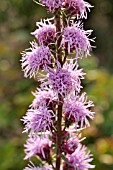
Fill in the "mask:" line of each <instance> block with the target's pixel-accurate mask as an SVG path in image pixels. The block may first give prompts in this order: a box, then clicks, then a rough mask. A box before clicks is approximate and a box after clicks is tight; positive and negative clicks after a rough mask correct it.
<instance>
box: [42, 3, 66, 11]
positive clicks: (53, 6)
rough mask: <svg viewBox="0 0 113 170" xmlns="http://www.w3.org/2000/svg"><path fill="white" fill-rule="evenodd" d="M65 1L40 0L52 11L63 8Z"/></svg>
mask: <svg viewBox="0 0 113 170" xmlns="http://www.w3.org/2000/svg"><path fill="white" fill-rule="evenodd" d="M64 1H65V0H39V2H40V3H42V4H43V5H45V6H46V7H47V9H48V10H49V11H50V12H52V13H53V12H55V10H57V9H59V8H61V7H62V4H63V2H64Z"/></svg>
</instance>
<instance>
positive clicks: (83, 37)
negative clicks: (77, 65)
mask: <svg viewBox="0 0 113 170" xmlns="http://www.w3.org/2000/svg"><path fill="white" fill-rule="evenodd" d="M91 32H92V30H88V31H84V30H83V28H82V25H81V26H80V24H79V23H78V24H77V23H75V24H73V25H72V26H67V27H66V28H65V29H64V30H63V35H64V39H63V40H62V42H61V43H62V44H65V45H66V48H67V49H68V53H70V52H72V51H73V50H75V51H76V58H78V57H81V58H82V57H83V56H84V55H85V56H88V55H89V53H90V51H91V45H90V39H89V38H88V37H89V35H91ZM92 41H93V40H92Z"/></svg>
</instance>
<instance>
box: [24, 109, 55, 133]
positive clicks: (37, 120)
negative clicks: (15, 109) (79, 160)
mask: <svg viewBox="0 0 113 170" xmlns="http://www.w3.org/2000/svg"><path fill="white" fill-rule="evenodd" d="M54 117H55V115H54V112H53V111H52V110H49V109H48V108H47V107H39V108H38V109H29V110H28V112H27V113H26V115H25V116H24V117H23V119H22V121H23V122H24V124H25V130H24V132H28V131H29V130H30V134H31V135H35V136H37V134H38V132H39V131H46V130H50V131H51V128H54V125H53V118H54Z"/></svg>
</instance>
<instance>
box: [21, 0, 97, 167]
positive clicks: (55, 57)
mask: <svg viewBox="0 0 113 170" xmlns="http://www.w3.org/2000/svg"><path fill="white" fill-rule="evenodd" d="M36 3H38V4H40V5H43V6H45V8H46V9H47V11H48V12H51V13H52V14H53V18H51V19H46V20H41V21H40V22H37V23H36V25H37V29H36V30H35V31H34V32H32V33H31V34H32V35H33V36H35V38H36V40H35V41H33V42H31V43H30V44H31V47H30V48H29V49H27V50H25V51H24V52H23V53H22V58H21V65H22V70H23V71H24V76H25V77H29V78H32V77H34V78H35V80H37V81H38V82H40V83H39V84H40V86H39V87H37V89H36V91H35V92H33V95H34V100H33V102H32V104H31V105H30V107H29V109H28V111H27V113H26V115H25V116H24V117H23V118H22V121H23V123H24V125H25V128H24V132H27V133H28V139H27V141H26V144H25V145H24V146H25V154H26V156H25V159H30V158H32V157H34V156H36V157H37V159H39V160H41V165H40V166H39V167H35V165H34V164H33V163H32V162H31V161H30V162H31V163H30V164H29V165H28V166H27V167H26V168H25V169H24V170H88V169H90V168H94V167H95V166H94V165H91V164H90V162H91V161H92V155H91V154H90V152H88V151H87V148H86V147H85V146H84V145H82V144H81V142H82V140H83V139H84V138H81V132H82V130H83V129H85V128H86V127H88V126H90V123H89V119H93V118H94V112H92V111H91V107H93V102H92V101H88V99H87V95H86V93H85V92H83V93H81V89H82V88H83V87H82V85H81V79H84V75H85V73H84V72H83V69H80V68H79V64H78V60H79V59H82V58H83V57H85V56H86V57H87V56H88V55H90V51H91V49H92V45H91V44H90V42H91V41H94V39H90V38H89V36H90V35H91V32H92V30H87V31H85V30H84V29H83V23H82V19H83V18H85V19H87V12H88V11H90V8H92V6H91V5H90V4H89V3H88V2H85V1H84V0H39V2H36ZM72 54H74V55H72ZM72 56H74V57H72ZM82 91H83V89H82Z"/></svg>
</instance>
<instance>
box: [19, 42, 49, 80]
mask: <svg viewBox="0 0 113 170" xmlns="http://www.w3.org/2000/svg"><path fill="white" fill-rule="evenodd" d="M31 45H32V48H30V49H29V50H30V51H28V50H26V51H25V52H23V53H22V59H21V62H22V69H23V71H24V76H25V77H30V78H31V77H32V76H35V75H36V74H37V73H38V71H39V69H45V68H46V67H47V66H48V65H50V64H51V52H50V49H49V47H45V46H40V47H38V45H37V44H36V43H34V42H32V43H31Z"/></svg>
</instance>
